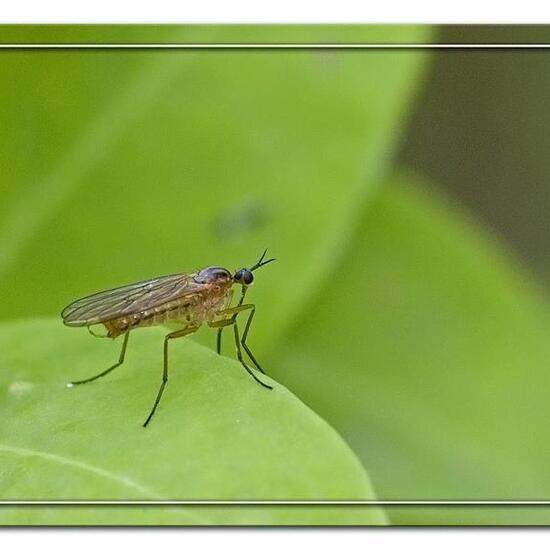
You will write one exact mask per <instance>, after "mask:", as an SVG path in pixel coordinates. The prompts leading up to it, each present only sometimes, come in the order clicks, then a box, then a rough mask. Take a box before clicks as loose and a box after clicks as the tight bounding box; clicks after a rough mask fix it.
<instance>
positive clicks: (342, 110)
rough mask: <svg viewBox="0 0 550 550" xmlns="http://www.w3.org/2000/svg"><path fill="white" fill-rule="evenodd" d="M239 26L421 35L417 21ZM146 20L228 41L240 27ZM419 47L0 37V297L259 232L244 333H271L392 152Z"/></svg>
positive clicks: (231, 254)
mask: <svg viewBox="0 0 550 550" xmlns="http://www.w3.org/2000/svg"><path fill="white" fill-rule="evenodd" d="M140 29H141V30H140ZM50 30H51V32H52V33H53V34H52V38H53V37H56V36H57V37H59V34H60V33H59V31H55V29H50ZM241 30H242V29H241ZM46 31H47V29H46V30H44V31H42V35H41V36H42V39H43V40H45V39H46V38H47V32H46ZM142 31H143V28H137V29H136V30H135V31H134V32H135V36H140V33H142ZM71 32H72V33H73V34H70V36H72V37H73V39H74V38H75V36H76V35H75V34H74V33H77V32H78V31H75V30H73V31H71ZM79 32H82V33H84V32H85V30H82V29H81V30H80V31H79ZM108 32H111V33H112V32H113V31H112V29H110V30H109V29H106V30H103V31H101V29H98V35H97V36H99V37H101V36H103V35H105V33H108ZM129 32H130V31H128V30H125V31H124V34H123V35H121V36H124V39H125V40H127V41H128V40H131V36H130V35H129V34H128V33H129ZM101 33H103V35H102V34H101ZM250 33H251V34H250V37H251V38H255V39H256V40H261V38H262V37H264V39H265V40H268V41H269V40H273V39H274V37H277V39H278V40H279V41H281V42H284V41H286V40H297V39H298V38H299V37H300V36H301V37H302V41H323V40H329V41H335V42H339V41H340V42H342V41H346V40H349V39H352V40H355V41H360V40H362V41H369V40H370V39H371V38H372V39H375V40H377V41H384V40H386V41H391V40H396V39H399V38H402V39H403V40H405V41H415V40H425V39H426V37H427V36H428V29H425V28H421V27H403V28H402V29H401V30H399V29H398V30H396V29H395V28H387V29H384V28H381V27H373V28H372V29H371V28H370V27H359V28H358V27H353V28H352V29H350V31H349V32H348V30H347V28H345V27H344V28H339V27H332V28H330V27H328V28H327V27H312V28H311V29H308V30H306V29H302V31H297V30H296V29H295V28H293V27H282V28H273V27H268V28H266V29H265V31H263V30H262V31H261V32H260V31H259V30H258V29H256V30H255V31H250ZM300 33H301V34H300ZM148 36H150V35H148ZM157 36H158V41H160V42H162V41H165V42H166V41H168V42H170V41H188V42H201V41H202V42H208V41H209V42H222V41H224V40H231V39H235V37H236V36H238V29H237V30H236V29H235V28H233V27H229V28H224V27H197V28H194V27H181V28H174V27H168V28H166V29H164V28H159V29H157ZM85 38H87V39H90V34H89V32H88V34H85ZM99 41H100V40H99ZM424 59H425V56H424V54H423V53H421V52H419V51H396V50H388V51H381V50H379V51H347V52H342V51H327V50H318V51H284V52H280V51H263V52H262V51H179V50H178V51H164V50H158V51H147V52H138V51H123V52H121V51H93V52H89V51H88V52H78V51H69V52H67V51H21V52H6V51H4V52H2V61H3V62H2V64H1V65H0V79H1V80H2V81H3V82H9V86H5V87H3V88H2V89H1V90H0V98H1V100H2V104H3V109H4V111H5V112H6V113H7V116H6V120H5V121H4V123H3V125H2V128H1V129H0V145H1V146H0V161H1V162H2V165H3V166H5V167H7V168H6V169H5V170H3V171H2V175H1V176H0V178H1V182H0V220H1V221H0V283H1V284H2V285H4V286H5V287H8V286H9V288H10V292H9V293H8V294H7V295H5V296H4V297H3V307H2V310H1V312H0V315H2V316H4V317H6V318H13V317H24V316H29V315H37V314H55V313H57V312H58V311H59V310H60V309H61V307H63V306H64V305H65V303H66V302H68V301H70V300H72V299H74V298H76V297H78V296H80V295H82V294H87V293H89V292H92V291H94V290H99V289H102V288H107V287H111V286H116V285H119V284H123V283H126V282H131V281H133V280H134V281H135V280H139V279H144V278H149V277H151V276H156V275H161V274H163V273H171V272H178V271H184V270H189V269H191V270H193V269H195V268H198V267H202V266H204V265H211V264H221V265H226V266H227V267H230V268H237V267H242V266H243V265H250V264H251V263H253V262H254V261H255V260H256V259H257V258H258V256H259V255H260V253H261V252H262V250H263V249H264V248H265V247H266V246H268V247H270V252H271V254H273V255H275V256H276V257H278V258H280V259H281V260H282V262H281V264H280V267H275V265H276V264H274V265H273V266H270V267H269V268H266V269H265V271H263V272H262V273H261V277H260V278H261V284H258V286H257V289H255V292H254V293H253V295H254V300H257V301H258V303H261V307H262V309H263V311H264V312H266V313H264V315H269V319H270V322H269V328H265V326H264V325H262V324H261V323H260V324H258V327H257V328H255V335H254V338H255V342H256V344H257V346H259V347H262V346H266V345H267V344H268V343H272V342H276V341H277V335H278V334H279V333H280V332H281V330H284V327H285V325H286V324H287V323H288V321H289V320H290V319H292V318H293V316H294V315H296V313H297V312H299V311H300V309H301V308H302V306H303V304H304V303H305V301H306V300H307V297H308V296H309V294H310V293H311V292H312V291H314V290H315V288H317V287H318V286H319V285H320V284H322V281H323V278H324V275H325V273H326V272H327V269H328V268H329V267H330V265H329V263H330V262H332V261H333V259H334V257H335V256H337V255H338V252H339V251H340V250H341V249H342V247H343V244H344V243H345V242H346V240H347V239H348V238H349V236H350V235H351V234H352V233H353V228H354V226H355V222H356V217H357V213H358V211H359V208H360V206H361V205H362V204H363V203H364V201H365V199H366V198H367V195H368V192H369V191H370V190H371V189H372V188H373V187H374V186H375V184H376V183H377V182H378V181H379V180H380V178H381V176H382V175H383V174H384V172H385V170H386V169H387V166H388V160H389V158H390V154H391V152H392V148H393V146H394V145H395V143H396V140H397V139H398V137H399V135H400V130H401V125H402V118H403V115H404V114H405V112H406V108H407V106H408V104H409V101H410V100H411V98H412V95H413V91H414V89H415V85H416V82H417V79H418V77H419V75H420V73H421V68H422V65H423V61H424ZM344 182H345V183H344ZM290 268H292V284H288V278H287V276H286V275H287V273H288V270H289V269H290ZM259 316H260V314H259Z"/></svg>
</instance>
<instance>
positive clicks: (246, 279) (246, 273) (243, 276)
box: [234, 269, 254, 285]
mask: <svg viewBox="0 0 550 550" xmlns="http://www.w3.org/2000/svg"><path fill="white" fill-rule="evenodd" d="M234 278H235V281H237V283H241V285H250V284H252V281H254V275H252V272H251V271H250V270H249V269H239V271H237V273H235V277H234Z"/></svg>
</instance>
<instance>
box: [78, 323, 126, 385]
mask: <svg viewBox="0 0 550 550" xmlns="http://www.w3.org/2000/svg"><path fill="white" fill-rule="evenodd" d="M129 336H130V331H127V332H126V333H125V334H124V340H123V342H122V349H121V350H120V355H119V356H118V361H117V362H116V363H115V364H114V365H113V366H112V367H109V368H108V369H105V370H104V371H102V372H100V373H99V374H96V375H95V376H92V377H91V378H85V379H84V380H77V381H76V382H69V383H68V384H67V386H68V387H71V386H76V385H77V384H86V382H91V381H92V380H97V379H98V378H101V377H102V376H105V375H106V374H108V373H110V372H111V371H112V370H114V369H116V368H117V367H120V365H122V363H123V362H124V356H125V355H126V345H127V344H128V337H129Z"/></svg>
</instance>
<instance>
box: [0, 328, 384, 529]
mask: <svg viewBox="0 0 550 550" xmlns="http://www.w3.org/2000/svg"><path fill="white" fill-rule="evenodd" d="M164 334H165V333H164V332H163V331H162V330H161V329H149V330H146V331H145V330H144V331H137V332H136V333H135V334H134V333H133V334H132V339H131V340H130V341H129V344H128V352H127V357H126V360H125V363H124V364H123V365H122V366H121V367H120V368H119V369H118V370H117V371H115V372H114V373H112V374H109V375H108V376H106V377H105V378H104V379H101V380H98V381H95V382H93V383H90V384H87V385H83V386H74V387H72V388H67V387H66V382H67V381H68V380H74V379H81V378H84V377H87V376H90V375H92V374H95V373H96V372H99V371H100V370H102V369H104V368H105V367H106V366H108V365H109V363H113V362H114V361H113V359H114V358H115V356H117V355H118V349H117V348H118V346H119V345H120V342H119V341H116V342H114V343H113V342H111V341H108V340H97V339H94V338H91V337H90V336H89V335H88V334H87V332H86V331H73V330H69V329H67V328H66V327H63V326H62V325H61V323H60V321H57V320H43V321H25V322H18V323H12V324H8V325H4V326H3V327H2V328H1V330H0V348H1V349H2V363H3V364H2V370H1V373H0V376H1V381H0V387H2V388H4V392H5V393H4V395H3V398H2V401H1V416H2V419H3V421H2V425H1V426H0V461H1V468H0V472H1V476H0V493H1V494H2V498H3V499H14V500H32V499H35V500H36V499H38V500H41V499H53V500H63V499H99V500H106V499H118V500H120V499H130V500H159V499H161V500H162V499H181V500H193V499H201V500H208V499H221V500H258V499H260V500H262V499H263V500H265V499H279V500H308V499H309V500H312V499H367V498H373V497H374V495H373V492H372V489H371V487H370V483H369V480H368V478H367V475H366V473H365V471H364V470H363V468H362V467H361V465H360V463H359V461H358V459H357V458H356V457H355V456H354V455H353V453H352V452H351V451H350V450H349V448H348V447H347V446H346V445H345V443H344V442H343V441H342V439H341V438H340V437H339V436H338V434H336V432H334V430H333V429H332V428H330V426H328V424H326V422H325V421H323V420H322V419H321V418H319V417H318V416H317V415H316V414H315V413H313V412H312V411H311V410H310V409H308V408H307V407H305V406H304V405H303V404H302V403H301V402H300V401H299V400H298V399H297V398H296V397H294V396H293V395H292V394H291V393H290V392H289V391H288V390H286V389H285V388H284V387H283V386H281V385H279V384H277V383H275V388H274V390H272V391H269V390H266V389H264V388H262V387H261V386H260V385H258V384H257V383H255V382H254V381H253V380H252V379H250V377H249V376H248V374H247V373H246V372H245V371H244V369H243V368H242V367H241V366H240V364H239V363H237V362H236V361H234V360H231V359H228V358H225V357H223V356H219V355H217V354H216V353H214V352H213V351H210V350H208V349H206V348H204V347H202V346H200V345H198V344H195V343H193V342H191V341H189V340H186V339H182V340H174V341H172V342H171V348H170V378H169V383H168V385H167V387H166V390H165V393H164V396H163V399H162V401H161V404H160V407H159V409H158V411H157V414H156V415H155V417H153V420H152V421H151V423H150V424H149V426H148V427H147V428H146V429H144V428H143V427H142V426H141V423H142V422H143V420H144V419H145V416H146V415H147V413H148V412H149V409H150V407H151V405H152V402H153V399H154V397H155V395H156V392H157V389H158V385H159V383H160V377H161V348H162V346H161V344H162V340H163V335H164ZM224 517H225V520H223V518H224ZM329 518H332V521H333V522H337V523H339V522H343V523H346V522H350V521H355V522H358V523H380V522H383V521H384V517H383V515H382V514H381V512H380V511H378V510H376V509H375V508H369V507H367V508H364V509H353V510H349V509H348V510H347V511H346V509H344V508H342V509H339V508H334V509H329V510H325V511H323V510H322V509H321V508H320V507H309V508H308V507H306V508H302V509H300V508H297V509H296V510H294V509H293V508H288V509H285V508H284V507H281V508H279V507H276V506H272V507H269V508H266V509H265V510H263V511H258V512H255V511H253V510H252V509H248V508H240V509H234V510H232V511H230V510H227V511H224V509H221V508H220V509H211V508H209V507H194V508H192V507H183V508H181V507H179V508H176V509H169V508H166V507H159V508H158V509H157V508H155V507H150V508H147V509H140V508H139V507H138V508H134V507H126V508H121V509H120V510H118V511H116V512H115V513H114V514H112V515H111V511H110V510H103V511H100V510H99V509H93V508H92V509H90V508H87V509H86V508H84V509H73V510H70V509H67V508H56V507H52V508H50V509H49V510H46V509H31V508H24V507H21V508H15V509H9V508H8V509H5V508H0V521H3V522H4V523H25V522H26V521H32V522H34V523H36V522H38V523H59V522H65V521H67V522H76V523H78V522H81V521H82V522H86V523H88V522H91V523H133V522H135V523H139V522H141V521H145V522H146V523H155V522H161V523H182V524H195V523H217V522H218V521H222V522H224V521H227V522H228V523H247V522H252V523H256V522H265V523H282V522H287V521H292V520H293V521H295V522H305V523H308V522H323V521H330V520H329Z"/></svg>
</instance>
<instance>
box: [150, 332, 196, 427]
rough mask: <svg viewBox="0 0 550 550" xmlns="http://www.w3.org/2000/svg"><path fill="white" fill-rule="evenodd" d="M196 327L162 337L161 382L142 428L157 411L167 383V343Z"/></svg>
mask: <svg viewBox="0 0 550 550" xmlns="http://www.w3.org/2000/svg"><path fill="white" fill-rule="evenodd" d="M197 328H198V327H187V328H184V329H181V330H176V331H174V332H170V333H169V334H167V335H166V336H165V337H164V354H163V368H162V382H161V383H160V388H159V391H158V393H157V397H156V399H155V402H154V404H153V408H152V409H151V412H150V413H149V416H148V417H147V419H146V420H145V422H144V423H143V427H144V428H146V427H147V424H149V422H150V421H151V418H153V415H154V414H155V411H156V410H157V407H158V404H159V402H160V398H161V397H162V393H163V392H164V386H166V382H168V342H169V341H170V340H172V339H174V338H181V337H182V336H187V335H188V334H192V333H193V332H195V331H196V330H197Z"/></svg>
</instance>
